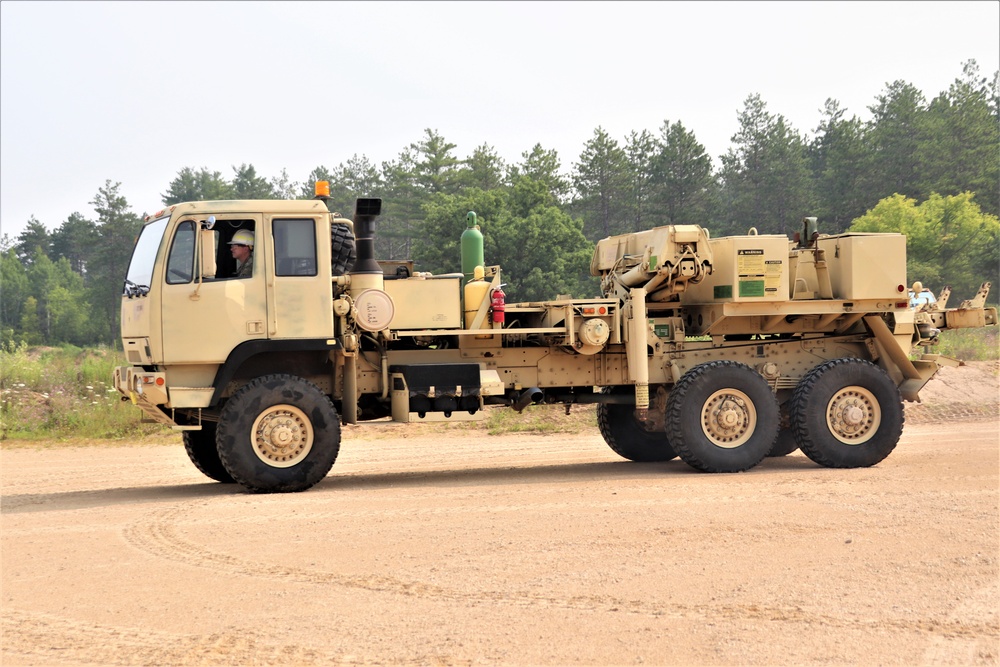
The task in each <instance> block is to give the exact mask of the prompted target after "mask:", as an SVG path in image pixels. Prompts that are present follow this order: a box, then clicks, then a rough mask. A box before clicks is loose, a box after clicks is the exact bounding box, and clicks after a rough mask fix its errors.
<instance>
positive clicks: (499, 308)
mask: <svg viewBox="0 0 1000 667" xmlns="http://www.w3.org/2000/svg"><path fill="white" fill-rule="evenodd" d="M506 298H507V295H506V294H504V293H503V285H499V286H498V287H497V288H496V289H495V290H493V294H492V295H491V296H490V310H492V311H493V324H503V322H504V311H505V310H506V308H507V302H506V301H505V299H506Z"/></svg>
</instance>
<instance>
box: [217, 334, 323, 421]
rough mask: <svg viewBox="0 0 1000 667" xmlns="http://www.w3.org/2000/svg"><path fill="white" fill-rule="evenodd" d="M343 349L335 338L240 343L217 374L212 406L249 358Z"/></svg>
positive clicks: (266, 340) (265, 340) (264, 340)
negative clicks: (283, 353) (262, 355)
mask: <svg viewBox="0 0 1000 667" xmlns="http://www.w3.org/2000/svg"><path fill="white" fill-rule="evenodd" d="M340 349H343V348H342V346H341V344H340V341H338V340H336V339H335V338H300V339H294V340H268V339H263V340H250V341H246V342H245V343H240V344H239V345H237V346H236V347H235V348H233V351H232V352H230V353H229V357H228V358H227V359H226V362H225V363H224V364H223V365H222V367H221V368H219V371H218V373H216V374H215V381H214V382H213V383H212V386H214V387H215V393H213V394H212V401H211V402H210V403H209V406H210V407H215V406H216V405H218V404H219V399H220V398H221V397H222V392H223V390H224V389H225V388H226V387H227V386H228V385H229V383H230V382H231V381H232V379H233V378H234V377H235V376H236V372H237V371H239V369H240V368H242V367H243V364H245V363H246V362H247V361H248V360H249V359H251V358H253V357H255V356H257V355H260V354H269V353H273V352H329V351H331V350H340Z"/></svg>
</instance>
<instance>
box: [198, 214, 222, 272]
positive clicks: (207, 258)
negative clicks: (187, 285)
mask: <svg viewBox="0 0 1000 667" xmlns="http://www.w3.org/2000/svg"><path fill="white" fill-rule="evenodd" d="M209 222H210V223H211V224H212V225H214V224H215V216H212V217H211V218H209ZM199 245H200V246H201V248H200V251H201V255H200V260H201V275H202V276H203V277H205V278H214V277H215V273H216V271H217V270H218V269H217V267H216V264H215V232H214V231H212V228H211V227H208V228H207V229H203V230H201V243H200V244H199Z"/></svg>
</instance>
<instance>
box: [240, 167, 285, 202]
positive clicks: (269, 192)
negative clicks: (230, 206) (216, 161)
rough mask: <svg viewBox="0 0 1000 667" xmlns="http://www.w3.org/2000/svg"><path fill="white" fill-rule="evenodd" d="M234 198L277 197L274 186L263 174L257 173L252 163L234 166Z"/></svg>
mask: <svg viewBox="0 0 1000 667" xmlns="http://www.w3.org/2000/svg"><path fill="white" fill-rule="evenodd" d="M233 171H234V172H235V175H234V176H233V184H232V186H233V195H232V196H233V199H276V197H275V194H274V188H273V187H271V184H270V183H268V181H267V179H266V178H264V177H263V176H258V175H257V170H256V169H255V168H254V166H253V165H252V164H246V163H244V164H241V165H240V166H239V167H233Z"/></svg>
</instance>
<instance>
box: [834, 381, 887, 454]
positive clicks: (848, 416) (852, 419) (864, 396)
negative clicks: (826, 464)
mask: <svg viewBox="0 0 1000 667" xmlns="http://www.w3.org/2000/svg"><path fill="white" fill-rule="evenodd" d="M826 421H827V426H829V427H830V432H831V433H833V436H834V437H835V438H837V439H838V440H840V441H841V442H843V443H846V444H849V445H860V444H863V443H865V442H868V440H870V439H871V438H872V436H874V435H875V431H876V430H878V427H879V424H880V423H881V421H882V415H881V411H880V410H879V404H878V401H877V400H876V399H875V396H874V395H873V394H872V393H871V392H870V391H868V390H867V389H865V388H864V387H856V386H854V387H844V388H843V389H841V390H840V391H839V392H837V393H836V394H834V396H833V398H832V399H830V403H829V405H828V406H827V411H826Z"/></svg>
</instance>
